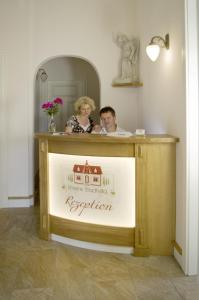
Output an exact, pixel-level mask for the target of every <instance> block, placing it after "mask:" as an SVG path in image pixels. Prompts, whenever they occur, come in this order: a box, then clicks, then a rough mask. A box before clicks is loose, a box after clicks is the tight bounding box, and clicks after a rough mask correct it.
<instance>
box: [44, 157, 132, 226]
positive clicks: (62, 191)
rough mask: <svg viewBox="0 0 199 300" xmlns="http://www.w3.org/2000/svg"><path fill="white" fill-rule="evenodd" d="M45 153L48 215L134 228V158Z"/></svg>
mask: <svg viewBox="0 0 199 300" xmlns="http://www.w3.org/2000/svg"><path fill="white" fill-rule="evenodd" d="M48 156H49V158H48V159H49V211H50V215H53V216H56V217H60V218H63V219H68V220H73V221H78V222H84V223H90V224H98V225H105V226H116V227H127V228H128V227H129V228H134V227H135V158H129V157H96V156H77V155H66V154H55V153H49V154H48Z"/></svg>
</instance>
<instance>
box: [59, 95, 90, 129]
mask: <svg viewBox="0 0 199 300" xmlns="http://www.w3.org/2000/svg"><path fill="white" fill-rule="evenodd" d="M74 108H75V112H76V114H75V115H73V116H72V117H70V119H69V120H68V121H67V123H66V128H65V132H66V133H72V132H76V133H91V131H92V129H93V127H94V122H93V120H92V119H91V117H90V114H91V112H92V111H94V110H95V103H94V101H93V99H91V98H89V97H86V96H83V97H80V98H79V99H77V100H76V101H75V104H74Z"/></svg>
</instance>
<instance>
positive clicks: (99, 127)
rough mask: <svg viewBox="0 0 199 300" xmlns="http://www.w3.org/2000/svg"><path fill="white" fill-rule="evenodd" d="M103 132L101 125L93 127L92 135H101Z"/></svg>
mask: <svg viewBox="0 0 199 300" xmlns="http://www.w3.org/2000/svg"><path fill="white" fill-rule="evenodd" d="M101 130H102V127H101V126H100V125H95V126H94V127H93V130H92V133H99V132H100V131H101Z"/></svg>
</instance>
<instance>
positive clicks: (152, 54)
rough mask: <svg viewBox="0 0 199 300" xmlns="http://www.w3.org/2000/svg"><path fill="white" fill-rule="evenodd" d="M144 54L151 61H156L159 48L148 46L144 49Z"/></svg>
mask: <svg viewBox="0 0 199 300" xmlns="http://www.w3.org/2000/svg"><path fill="white" fill-rule="evenodd" d="M146 53H147V55H148V57H149V58H150V59H151V60H152V61H156V59H157V58H158V56H159V54H160V47H159V46H158V45H149V46H147V47H146Z"/></svg>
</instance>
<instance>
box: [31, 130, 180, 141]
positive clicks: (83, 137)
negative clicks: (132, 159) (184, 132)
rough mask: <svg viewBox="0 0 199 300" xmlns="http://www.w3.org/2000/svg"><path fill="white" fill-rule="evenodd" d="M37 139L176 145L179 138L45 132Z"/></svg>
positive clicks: (170, 136)
mask: <svg viewBox="0 0 199 300" xmlns="http://www.w3.org/2000/svg"><path fill="white" fill-rule="evenodd" d="M35 138H37V139H47V140H49V141H57V142H69V141H73V142H75V141H76V142H87V143H113V144H117V143H119V144H151V143H156V144H157V143H177V142H179V138H177V137H174V136H172V135H168V134H152V135H145V136H136V135H133V136H131V137H112V136H106V135H105V136H104V135H100V134H84V133H73V134H51V133H47V132H40V133H36V134H35Z"/></svg>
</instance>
